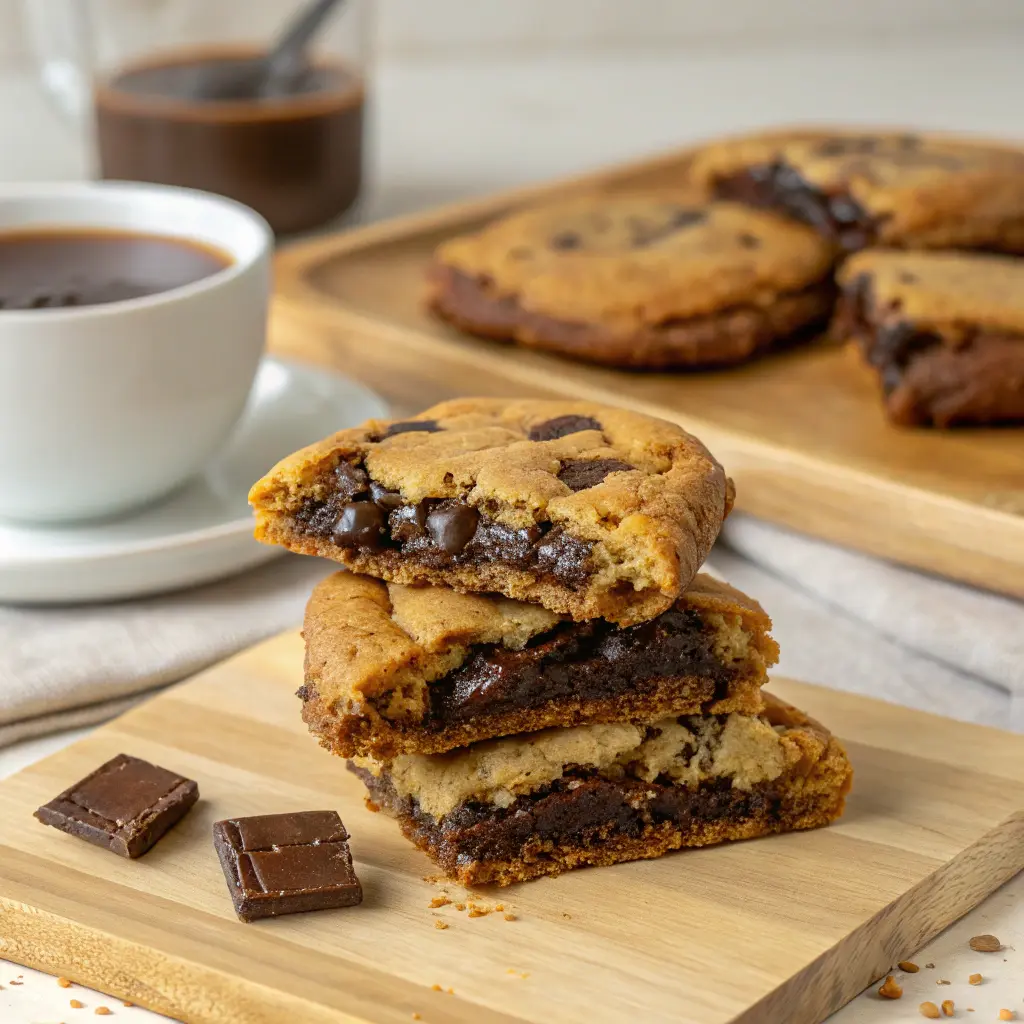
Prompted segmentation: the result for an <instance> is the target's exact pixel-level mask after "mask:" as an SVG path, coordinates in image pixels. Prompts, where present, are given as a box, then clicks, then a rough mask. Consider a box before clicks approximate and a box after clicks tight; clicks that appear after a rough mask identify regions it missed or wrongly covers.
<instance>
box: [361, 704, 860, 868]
mask: <svg viewBox="0 0 1024 1024" xmlns="http://www.w3.org/2000/svg"><path fill="white" fill-rule="evenodd" d="M350 768H352V770H354V771H355V772H356V773H357V774H358V775H359V776H360V777H361V778H362V780H363V782H364V783H365V785H366V786H367V789H368V791H369V794H370V800H371V801H372V802H373V804H374V805H375V806H377V807H381V808H383V809H385V810H386V811H388V813H390V814H392V815H393V816H395V817H396V818H397V819H398V821H399V823H400V825H401V827H402V831H403V832H404V833H405V835H406V837H407V838H409V839H410V840H411V841H412V842H413V843H415V844H416V845H417V846H418V847H419V848H420V849H422V850H424V851H425V852H426V853H427V854H428V855H429V856H430V857H431V858H433V859H434V861H435V862H436V863H437V864H438V865H439V866H440V867H441V869H442V870H443V871H444V872H445V873H446V874H447V875H448V876H449V877H451V878H453V879H455V880H457V881H460V882H462V883H463V884H467V885H479V884H489V883H493V884H498V885H508V884H510V883H513V882H518V881H524V880H526V879H529V878H535V877H537V876H539V875H556V874H559V873H561V872H562V871H564V870H567V869H569V868H574V867H581V866H584V865H587V864H613V863H616V862H618V861H623V860H633V859H637V858H645V857H658V856H661V855H662V854H663V853H666V852H667V851H669V850H672V849H677V848H679V847H681V846H704V845H708V844H711V843H717V842H721V841H723V840H726V839H749V838H753V837H754V836H760V835H766V834H769V833H772V832H783V831H789V830H792V829H803V828H814V827H817V826H819V825H825V824H828V823H829V822H830V821H833V820H835V818H837V817H838V816H839V815H840V814H841V813H842V809H843V803H844V800H845V796H846V793H847V792H848V790H849V788H850V783H851V778H852V770H851V768H850V765H849V762H848V761H847V759H846V755H845V753H844V751H843V749H842V747H841V746H840V744H839V743H838V742H837V741H836V740H835V739H834V738H833V737H832V736H831V735H830V734H829V733H828V731H827V730H826V729H825V728H824V727H823V726H820V725H819V724H818V723H816V722H814V721H812V720H811V719H809V718H807V717H806V716H805V715H803V714H802V713H801V712H799V711H797V710H796V709H795V708H793V707H791V706H790V705H788V704H785V703H784V702H782V701H779V700H778V699H777V698H774V697H771V696H770V695H769V696H768V697H767V699H766V709H765V713H764V715H763V716H761V717H749V716H743V715H727V716H707V717H690V718H681V719H678V720H677V719H675V718H671V719H667V720H664V721H661V722H658V723H655V724H654V725H651V726H648V727H647V728H638V727H636V726H622V725H620V726H584V727H580V728H578V729H568V730H548V731H546V732H542V733H536V734H532V735H530V736H525V737H516V738H512V739H507V740H502V741H497V742H491V743H485V744H479V745H477V746H475V747H472V748H470V749H469V750H466V751H457V752H454V753H453V754H448V755H434V756H422V757H404V758H398V759H395V760H394V761H392V762H375V761H371V760H368V759H359V760H357V761H354V762H350Z"/></svg>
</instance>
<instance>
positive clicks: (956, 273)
mask: <svg viewBox="0 0 1024 1024" xmlns="http://www.w3.org/2000/svg"><path fill="white" fill-rule="evenodd" d="M840 281H841V285H842V294H841V298H840V302H839V307H838V309H837V313H836V319H835V322H834V324H833V329H832V332H833V334H835V335H836V336H837V337H844V338H852V339H855V340H856V342H857V344H858V347H859V349H860V351H861V353H862V356H863V358H864V360H865V361H866V362H867V364H868V365H869V366H870V367H871V368H872V369H873V370H874V372H875V374H876V375H877V377H878V381H879V384H880V385H881V388H882V392H883V395H884V399H885V408H886V412H887V414H888V416H889V418H890V419H891V420H892V421H893V422H895V423H899V424H902V425H906V426H937V427H951V426H957V425H988V424H1000V423H1022V422H1024V260H1020V259H1014V258H1012V257H1007V256H990V255H981V254H970V253H900V252H886V251H867V252H863V253H860V254H858V255H857V256H856V257H854V258H853V259H851V260H850V261H849V262H848V263H847V264H846V265H844V267H843V269H842V272H841V274H840Z"/></svg>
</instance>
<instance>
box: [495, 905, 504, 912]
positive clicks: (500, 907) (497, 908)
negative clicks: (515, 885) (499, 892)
mask: <svg viewBox="0 0 1024 1024" xmlns="http://www.w3.org/2000/svg"><path fill="white" fill-rule="evenodd" d="M494 909H495V910H496V911H498V913H499V914H500V913H501V911H503V910H504V909H505V904H504V903H495V904H494Z"/></svg>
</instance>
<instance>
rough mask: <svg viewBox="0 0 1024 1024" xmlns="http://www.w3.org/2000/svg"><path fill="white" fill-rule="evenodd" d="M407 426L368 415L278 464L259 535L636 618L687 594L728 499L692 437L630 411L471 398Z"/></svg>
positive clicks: (594, 614)
mask: <svg viewBox="0 0 1024 1024" xmlns="http://www.w3.org/2000/svg"><path fill="white" fill-rule="evenodd" d="M410 422H412V423H421V422H422V423H430V424H432V425H433V427H434V428H436V429H432V430H429V431H428V430H410V429H408V424H409V423H410ZM402 425H403V428H404V429H403V430H402V431H400V432H398V433H391V432H390V425H389V424H388V423H386V422H380V421H373V420H371V421H370V422H368V423H366V424H364V425H363V426H362V427H357V428H354V429H352V430H344V431H341V432H340V433H338V434H335V435H334V436H333V437H329V438H327V439H325V440H324V441H321V442H319V443H318V444H314V445H311V446H310V447H308V448H306V449H303V450H302V451H300V452H297V453H296V454H294V455H292V456H290V457H289V458H287V459H285V460H284V461H283V462H281V463H279V464H278V465H277V466H276V467H274V469H272V470H271V472H270V473H269V474H268V475H267V476H266V477H264V478H263V479H262V480H260V481H259V482H258V483H257V484H256V485H255V486H254V487H253V489H252V491H251V492H250V495H249V500H250V502H251V503H252V505H253V507H254V508H255V510H256V520H257V527H256V535H257V537H258V538H259V539H261V540H263V541H265V542H267V543H272V544H282V545H284V546H285V547H287V548H290V549H291V550H293V551H300V552H303V553H306V554H315V555H323V556H326V557H328V558H333V559H335V560H337V561H339V562H342V563H343V564H344V565H346V566H348V567H349V568H351V569H354V570H355V571H356V572H363V573H368V574H370V575H373V576H377V577H379V578H382V579H385V580H388V581H391V582H395V583H408V584H419V583H430V584H439V585H444V586H450V587H453V588H455V589H457V590H462V591H477V592H493V593H499V594H504V595H505V596H507V597H511V598H515V599H517V600H523V601H530V602H533V603H536V604H541V605H543V606H544V607H545V608H548V609H550V610H551V611H553V612H556V613H558V614H566V615H570V616H572V617H573V618H574V619H590V618H598V617H601V618H607V619H609V620H611V621H613V622H616V623H621V624H629V623H634V622H640V621H643V620H645V619H649V618H651V617H653V616H655V615H658V614H660V613H661V612H663V611H665V610H666V609H667V608H668V607H669V606H670V605H671V604H672V603H673V601H675V600H676V598H678V597H679V595H680V593H681V592H682V591H683V590H684V589H685V587H686V586H687V585H688V584H689V582H690V580H692V579H693V576H694V573H696V571H697V569H698V568H699V567H700V565H701V563H702V562H703V561H704V558H705V557H706V555H707V553H708V551H709V550H710V548H711V545H712V544H713V543H714V540H715V537H716V536H717V535H718V531H719V529H720V527H721V524H722V520H723V518H724V517H725V515H726V514H727V512H728V510H729V508H730V507H731V505H732V487H731V483H730V482H729V481H728V480H727V479H726V477H725V474H724V473H723V471H722V467H721V466H719V465H718V463H717V462H716V461H715V460H714V458H712V456H711V455H710V454H709V453H708V451H707V449H706V448H705V447H704V446H703V445H702V444H701V443H700V442H699V441H698V440H697V439H696V438H694V437H692V436H691V435H689V434H687V433H686V431H684V430H682V429H681V428H680V427H677V426H675V425H674V424H671V423H667V422H665V421H664V420H658V419H654V418H652V417H649V416H643V415H640V414H638V413H632V412H627V411H625V410H622V409H614V408H611V407H607V406H600V405H594V404H591V403H587V402H543V401H505V400H499V399H462V400H458V401H454V402H446V403H443V404H442V405H438V406H435V407H434V408H433V409H428V410H427V411H426V412H425V413H423V415H422V417H419V418H416V419H414V420H412V421H403V424H402Z"/></svg>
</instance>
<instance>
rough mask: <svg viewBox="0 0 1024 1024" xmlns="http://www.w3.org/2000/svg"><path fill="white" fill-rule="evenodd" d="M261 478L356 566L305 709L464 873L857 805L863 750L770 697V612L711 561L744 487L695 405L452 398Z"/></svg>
mask: <svg viewBox="0 0 1024 1024" xmlns="http://www.w3.org/2000/svg"><path fill="white" fill-rule="evenodd" d="M250 500H251V501H252V503H253V505H254V507H255V509H256V512H257V519H258V526H257V536H259V537H260V538H261V539H262V540H265V541H267V542H269V543H277V544H283V545H284V546H286V547H288V548H290V549H292V550H294V551H300V552H304V553H306V554H318V555H326V556H327V557H330V558H333V559H335V560H337V561H339V562H341V563H343V564H344V565H345V566H347V567H348V568H349V569H351V570H354V571H353V572H351V573H345V572H340V573H337V574H336V575H333V576H331V577H330V578H328V579H326V580H325V581H324V582H322V583H321V584H320V585H319V586H318V587H317V588H316V590H315V591H314V593H313V596H312V598H311V600H310V602H309V607H308V609H307V613H306V622H305V637H306V676H305V684H304V685H303V687H302V688H301V689H300V690H299V696H300V697H301V698H302V702H303V717H304V719H305V721H306V722H307V723H308V725H309V727H310V729H311V730H312V731H313V732H314V733H315V734H316V735H317V736H318V737H319V739H320V742H321V743H322V744H323V745H324V746H325V747H327V748H328V749H330V750H331V751H333V752H334V753H336V754H339V755H340V756H342V757H345V758H348V759H349V762H348V763H349V767H350V768H351V770H353V771H354V772H355V773H356V774H357V775H358V776H359V777H360V778H361V779H362V780H363V782H364V783H365V785H366V787H367V789H368V791H369V794H370V803H371V806H374V807H381V808H384V809H385V810H387V811H388V812H389V813H391V814H392V815H394V816H395V817H396V818H397V819H398V820H399V822H400V824H401V826H402V829H403V831H404V832H405V834H406V836H407V837H408V838H409V839H410V840H411V841H413V842H414V843H415V844H416V845H417V846H419V847H420V848H421V849H423V850H425V851H426V852H427V853H428V854H429V855H430V856H431V857H432V858H433V859H434V860H435V861H436V862H437V863H438V864H439V865H440V866H441V867H442V868H443V869H444V871H445V872H446V873H447V874H448V875H450V876H451V877H453V878H456V879H458V880H460V881H462V882H465V883H489V882H493V883H498V884H507V883H510V882H514V881H518V880H522V879H527V878H532V877H535V876H537V875H542V874H557V873H558V872H560V871H563V870H565V869H567V868H572V867H578V866H582V865H585V864H611V863H614V862H616V861H622V860H630V859H635V858H639V857H655V856H659V855H660V854H663V853H665V852H666V851H668V850H672V849H675V848H678V847H680V846H702V845H706V844H709V843H715V842H719V841H721V840H724V839H745V838H750V837H753V836H759V835H764V834H767V833H771V832H780V831H787V830H790V829H800V828H812V827H814V826H817V825H823V824H826V823H828V822H830V821H832V820H834V819H835V818H836V817H838V815H839V814H840V813H841V811H842V807H843V800H844V797H845V794H846V792H847V790H848V789H849V784H850V776H851V770H850V766H849V763H848V762H847V760H846V756H845V754H844V752H843V750H842V747H841V746H840V745H839V743H838V742H837V741H836V740H835V739H834V738H833V737H832V736H831V735H830V734H829V732H828V731H827V730H826V729H825V728H823V727H822V726H820V725H818V724H817V723H816V722H814V721H812V720H810V719H809V718H807V717H806V716H805V715H803V714H802V713H801V712H799V711H797V710H796V709H795V708H793V707H791V706H789V705H787V704H785V703H784V702H782V701H780V700H778V699H776V698H774V697H771V696H767V697H766V696H764V695H763V694H762V691H761V687H762V685H763V684H764V683H765V682H766V679H767V669H768V667H769V666H770V665H772V664H773V663H774V662H775V660H776V658H777V654H778V648H777V646H776V644H775V642H774V640H772V638H771V636H770V635H769V632H768V631H769V629H770V626H771V622H770V620H769V619H768V616H767V615H765V613H764V611H763V610H762V609H761V608H760V606H759V605H758V604H757V603H756V602H755V601H753V600H751V599H750V598H748V597H746V596H745V595H744V594H741V593H740V592H739V591H737V590H734V589H733V588H732V587H729V586H727V585H726V584H724V583H719V582H718V581H716V580H714V579H712V578H711V577H709V576H706V575H703V574H698V573H697V569H698V568H699V567H700V565H701V563H702V562H703V560H704V558H705V557H706V555H707V554H708V551H709V550H710V548H711V545H712V544H713V543H714V540H715V538H716V536H717V535H718V532H719V529H720V527H721V524H722V521H723V519H724V518H725V516H726V515H727V514H728V512H729V509H730V507H731V504H732V485H731V483H730V481H728V480H727V478H726V477H725V474H724V473H723V471H722V468H721V466H719V465H718V463H717V462H716V461H715V460H714V458H712V456H711V455H710V454H709V453H708V451H707V450H706V449H705V448H704V446H703V445H702V444H701V443H700V442H699V441H697V440H696V439H695V438H694V437H692V436H691V435H689V434H687V433H686V432H685V431H683V430H682V429H680V428H679V427H676V426H674V425H673V424H670V423H666V422H663V421H661V420H656V419H652V418H650V417H646V416H642V415H638V414H635V413H631V412H626V411H623V410H620V409H613V408H608V407H604V406H598V405H593V404H589V403H575V402H564V403H563V402H539V401H519V402H515V401H499V400H487V399H466V400H462V401H456V402H448V403H445V404H443V405H439V406H436V407H434V408H433V409H429V410H427V411H426V412H425V413H423V414H422V415H421V416H419V417H417V418H415V419H413V420H408V421H403V422H393V423H387V422H378V421H371V422H369V423H367V424H365V425H364V426H362V427H359V428H356V429H353V430H346V431H342V432H341V433H339V434H336V435H334V436H333V437H330V438H328V439H326V440H324V441H322V442H320V443H318V444H315V445H312V446H311V447H309V448H306V449H304V450H303V451H301V452H298V453H296V454H295V455H293V456H291V457H290V458H288V459H286V460H284V461H283V462H282V463H280V464H279V465H278V466H276V467H275V468H274V469H273V470H272V471H271V473H270V474H269V475H268V476H266V477H265V478H264V479H263V480H261V481H260V482H259V483H257V484H256V486H255V487H254V488H253V490H252V493H251V495H250ZM357 574H358V575H357ZM385 581H386V582H385Z"/></svg>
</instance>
